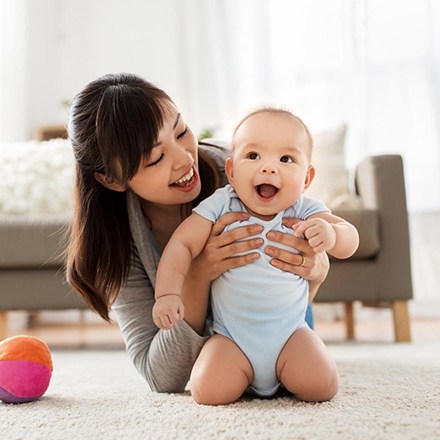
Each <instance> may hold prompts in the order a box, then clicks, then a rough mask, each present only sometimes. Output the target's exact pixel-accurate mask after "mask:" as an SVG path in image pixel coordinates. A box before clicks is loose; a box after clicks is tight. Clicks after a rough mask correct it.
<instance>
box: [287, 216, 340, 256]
mask: <svg viewBox="0 0 440 440" xmlns="http://www.w3.org/2000/svg"><path fill="white" fill-rule="evenodd" d="M301 234H304V237H305V238H307V240H308V242H309V245H310V247H311V248H312V249H313V250H314V251H315V252H316V253H319V252H324V251H329V250H331V249H333V247H334V246H335V244H336V231H335V230H334V228H333V226H332V225H331V224H330V223H329V222H327V221H325V220H323V219H322V218H312V219H309V220H304V221H302V222H300V223H297V224H296V225H295V236H297V237H300V236H301Z"/></svg>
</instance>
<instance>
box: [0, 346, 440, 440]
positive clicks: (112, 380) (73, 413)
mask: <svg viewBox="0 0 440 440" xmlns="http://www.w3.org/2000/svg"><path fill="white" fill-rule="evenodd" d="M329 348H330V350H331V351H332V353H333V355H334V357H335V358H336V360H337V362H338V365H339V371H340V376H341V388H340V392H339V393H338V395H337V396H336V397H335V398H334V399H333V400H332V401H331V402H326V403H315V404H311V403H303V402H299V401H297V400H295V399H293V398H292V397H289V396H276V397H275V398H272V399H259V398H249V397H246V398H243V399H242V400H240V401H239V402H237V403H235V404H233V405H228V406H224V407H209V406H201V405H197V404H196V403H194V402H193V401H192V398H191V396H190V395H189V394H188V393H184V394H156V393H152V392H151V391H149V389H148V387H147V386H146V383H145V382H144V381H143V379H142V378H141V377H140V376H139V375H138V373H137V372H136V371H135V369H134V367H133V366H132V364H131V362H130V361H129V359H128V357H127V355H126V354H125V353H124V352H123V351H54V352H53V360H54V374H53V377H52V382H51V384H50V387H49V389H48V391H47V392H46V394H45V395H44V396H43V397H42V398H41V399H40V400H38V401H36V402H32V403H27V404H21V405H11V404H2V403H1V402H0V433H1V438H2V439H8V440H15V439H26V440H28V439H44V440H47V439H49V440H51V439H63V440H65V439H93V440H99V439H106V440H108V439H118V440H123V439H129V440H135V439H191V440H197V439H240V440H241V439H304V440H313V439H319V440H322V439H326V440H328V439H349V440H353V439H362V440H366V439H375V440H377V439H396V440H397V439H398V440H402V439H423V440H430V439H433V440H434V439H439V438H440V344H439V343H437V344H436V345H435V346H433V345H432V344H431V345H423V344H343V345H329Z"/></svg>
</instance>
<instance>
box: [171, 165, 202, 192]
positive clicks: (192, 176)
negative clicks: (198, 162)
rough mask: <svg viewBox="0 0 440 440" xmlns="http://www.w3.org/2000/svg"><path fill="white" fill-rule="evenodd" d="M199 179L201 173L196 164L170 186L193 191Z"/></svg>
mask: <svg viewBox="0 0 440 440" xmlns="http://www.w3.org/2000/svg"><path fill="white" fill-rule="evenodd" d="M198 181H199V175H198V174H197V171H196V170H195V168H194V166H193V167H191V169H190V170H189V171H188V172H187V173H186V174H185V175H184V176H183V177H181V178H180V179H179V180H176V181H175V182H174V183H172V184H171V185H170V186H171V187H173V188H175V189H178V190H181V191H192V190H193V189H194V188H195V186H196V185H197V183H198Z"/></svg>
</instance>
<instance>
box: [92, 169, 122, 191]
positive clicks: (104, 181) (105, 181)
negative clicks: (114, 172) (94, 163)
mask: <svg viewBox="0 0 440 440" xmlns="http://www.w3.org/2000/svg"><path fill="white" fill-rule="evenodd" d="M93 177H94V178H95V180H96V181H97V182H99V183H100V184H101V185H104V186H105V187H106V188H108V189H111V190H112V191H118V192H124V191H125V190H126V188H125V187H123V186H122V185H120V184H119V183H117V182H114V181H113V180H112V179H110V178H109V177H107V176H106V175H105V174H102V173H98V171H95V172H94V173H93Z"/></svg>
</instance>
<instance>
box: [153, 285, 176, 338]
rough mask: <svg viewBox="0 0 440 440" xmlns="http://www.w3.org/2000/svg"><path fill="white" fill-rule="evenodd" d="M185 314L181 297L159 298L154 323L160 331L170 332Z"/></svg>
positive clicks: (154, 311)
mask: <svg viewBox="0 0 440 440" xmlns="http://www.w3.org/2000/svg"><path fill="white" fill-rule="evenodd" d="M183 312H184V308H183V302H182V300H181V299H180V295H177V294H175V293H171V294H169V295H164V296H161V297H160V298H158V299H157V300H156V303H155V304H154V306H153V321H154V323H155V324H156V325H157V326H158V327H159V328H160V329H163V330H169V329H171V327H172V326H173V324H174V323H175V322H177V321H180V320H182V319H183Z"/></svg>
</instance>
